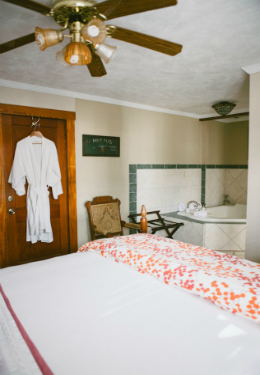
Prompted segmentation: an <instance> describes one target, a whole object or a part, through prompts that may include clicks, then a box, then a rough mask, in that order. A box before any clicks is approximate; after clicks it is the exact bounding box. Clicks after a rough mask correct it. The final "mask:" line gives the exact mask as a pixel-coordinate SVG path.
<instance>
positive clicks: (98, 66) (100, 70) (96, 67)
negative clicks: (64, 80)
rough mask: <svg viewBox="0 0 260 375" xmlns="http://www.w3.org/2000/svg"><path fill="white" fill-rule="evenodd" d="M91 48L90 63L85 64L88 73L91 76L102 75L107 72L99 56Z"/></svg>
mask: <svg viewBox="0 0 260 375" xmlns="http://www.w3.org/2000/svg"><path fill="white" fill-rule="evenodd" d="M90 50H91V54H92V61H91V63H90V64H88V65H87V67H88V70H89V73H90V74H91V75H92V77H102V76H105V75H106V74H107V72H106V69H105V67H104V65H103V63H102V60H101V58H100V57H99V56H98V55H96V54H95V52H94V51H93V50H92V48H91V49H90Z"/></svg>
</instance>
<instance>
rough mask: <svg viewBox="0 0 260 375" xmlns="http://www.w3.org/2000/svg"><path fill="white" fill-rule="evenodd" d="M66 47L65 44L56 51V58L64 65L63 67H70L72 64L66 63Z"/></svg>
mask: <svg viewBox="0 0 260 375" xmlns="http://www.w3.org/2000/svg"><path fill="white" fill-rule="evenodd" d="M66 48H67V46H65V47H64V48H62V50H61V51H59V52H57V53H56V60H57V61H58V62H59V63H60V64H61V65H62V66H64V67H65V68H70V67H71V66H72V65H71V64H69V63H67V61H66V60H65V52H66Z"/></svg>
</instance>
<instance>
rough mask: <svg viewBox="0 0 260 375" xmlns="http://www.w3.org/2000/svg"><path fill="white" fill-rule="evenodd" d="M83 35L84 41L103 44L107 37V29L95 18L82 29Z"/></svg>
mask: <svg viewBox="0 0 260 375" xmlns="http://www.w3.org/2000/svg"><path fill="white" fill-rule="evenodd" d="M81 35H82V36H83V38H84V39H86V40H90V41H91V42H92V43H95V44H101V43H103V42H104V41H105V39H106V37H107V28H106V25H105V24H104V22H102V21H101V20H100V19H98V18H94V19H93V20H91V21H90V22H89V23H88V24H87V25H85V26H83V27H82V29H81Z"/></svg>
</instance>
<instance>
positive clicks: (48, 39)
mask: <svg viewBox="0 0 260 375" xmlns="http://www.w3.org/2000/svg"><path fill="white" fill-rule="evenodd" d="M63 38H64V36H63V34H62V32H60V31H57V30H54V29H41V28H40V27H36V28H35V40H36V42H37V44H38V47H39V48H40V49H41V50H42V51H44V50H45V49H46V48H48V47H51V46H55V44H58V43H60V42H62V40H63Z"/></svg>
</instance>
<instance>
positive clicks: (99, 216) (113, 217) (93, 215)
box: [86, 196, 123, 240]
mask: <svg viewBox="0 0 260 375" xmlns="http://www.w3.org/2000/svg"><path fill="white" fill-rule="evenodd" d="M120 203H121V202H120V200H119V199H113V198H112V197H111V196H102V197H96V198H94V199H93V201H92V202H90V201H89V202H87V203H86V207H87V209H88V214H89V219H90V229H91V236H92V240H94V239H96V238H98V237H99V236H98V235H97V233H95V229H97V230H98V231H100V232H101V233H103V237H106V233H109V234H111V233H112V234H121V235H122V234H123V231H122V226H121V216H120ZM100 236H101V237H102V235H100Z"/></svg>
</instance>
